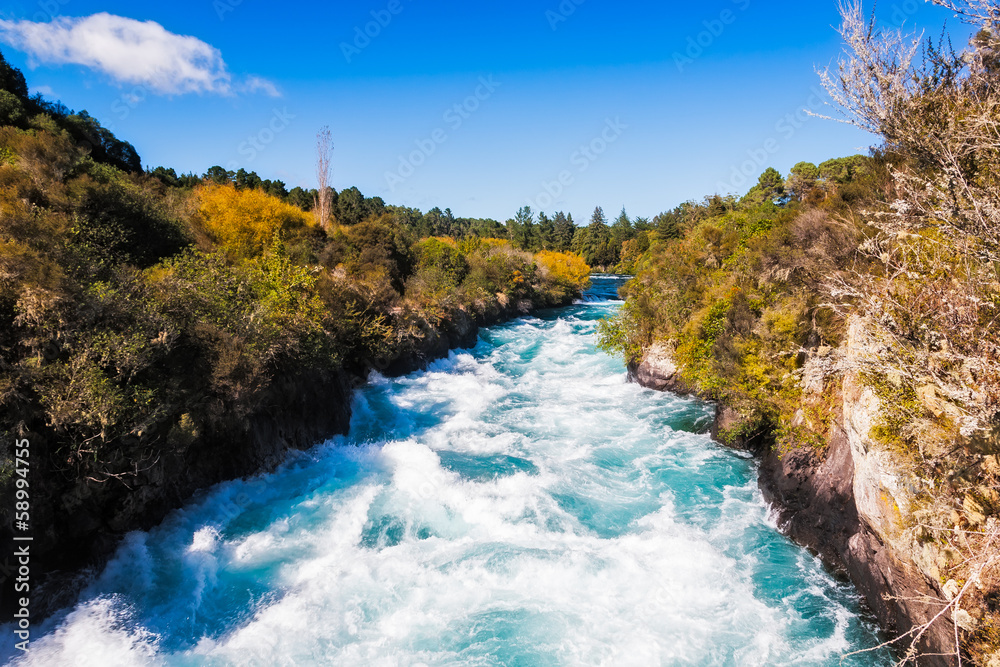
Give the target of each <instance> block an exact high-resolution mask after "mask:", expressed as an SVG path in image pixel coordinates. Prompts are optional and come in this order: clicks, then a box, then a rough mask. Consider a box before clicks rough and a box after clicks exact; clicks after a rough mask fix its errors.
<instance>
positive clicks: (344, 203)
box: [336, 186, 365, 225]
mask: <svg viewBox="0 0 1000 667" xmlns="http://www.w3.org/2000/svg"><path fill="white" fill-rule="evenodd" d="M336 210H337V221H338V222H339V223H340V224H342V225H356V224H358V223H359V222H361V221H362V220H364V219H365V196H364V195H363V194H361V190H358V189H357V188H356V187H354V186H351V187H349V188H347V189H346V190H341V191H340V194H338V195H337V204H336Z"/></svg>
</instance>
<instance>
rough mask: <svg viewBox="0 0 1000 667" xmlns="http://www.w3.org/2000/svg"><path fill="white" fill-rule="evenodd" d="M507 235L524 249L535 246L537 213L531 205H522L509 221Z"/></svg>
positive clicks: (530, 248) (512, 241)
mask: <svg viewBox="0 0 1000 667" xmlns="http://www.w3.org/2000/svg"><path fill="white" fill-rule="evenodd" d="M507 235H508V238H509V239H510V241H511V243H513V244H514V245H515V246H517V247H518V248H521V249H522V250H532V249H534V248H535V246H536V241H537V230H536V229H535V215H534V213H532V211H531V207H530V206H522V207H521V208H519V209H518V211H517V214H516V215H515V216H514V218H513V219H511V220H508V221H507Z"/></svg>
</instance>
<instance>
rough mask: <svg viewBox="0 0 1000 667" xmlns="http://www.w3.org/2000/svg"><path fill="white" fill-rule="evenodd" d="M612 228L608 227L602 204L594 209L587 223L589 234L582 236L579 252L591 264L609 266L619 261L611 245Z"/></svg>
mask: <svg viewBox="0 0 1000 667" xmlns="http://www.w3.org/2000/svg"><path fill="white" fill-rule="evenodd" d="M610 243H611V230H610V229H609V228H608V221H607V218H605V217H604V209H602V208H601V207H600V206H598V207H596V208H595V209H594V212H593V214H591V216H590V224H589V225H587V234H586V236H585V237H581V243H580V246H579V250H578V251H577V252H579V253H580V254H581V255H583V258H584V260H585V261H586V262H587V264H589V265H591V266H603V267H609V266H613V265H615V264H617V263H618V256H617V253H615V252H614V250H613V249H612V248H611V247H610Z"/></svg>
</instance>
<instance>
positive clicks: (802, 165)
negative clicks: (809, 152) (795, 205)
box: [785, 162, 819, 201]
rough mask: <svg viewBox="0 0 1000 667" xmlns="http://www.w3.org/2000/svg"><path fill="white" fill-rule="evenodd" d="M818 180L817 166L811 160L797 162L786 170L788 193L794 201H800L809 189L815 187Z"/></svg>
mask: <svg viewBox="0 0 1000 667" xmlns="http://www.w3.org/2000/svg"><path fill="white" fill-rule="evenodd" d="M818 180H819V168H818V167H817V166H816V165H814V164H813V163H812V162H799V163H798V164H796V165H795V166H794V167H792V170H791V171H790V172H788V180H787V181H786V182H785V183H786V186H787V187H788V194H789V196H791V198H792V199H795V200H796V201H802V200H803V199H805V196H806V195H807V194H809V191H810V190H812V189H813V188H814V187H816V181H818Z"/></svg>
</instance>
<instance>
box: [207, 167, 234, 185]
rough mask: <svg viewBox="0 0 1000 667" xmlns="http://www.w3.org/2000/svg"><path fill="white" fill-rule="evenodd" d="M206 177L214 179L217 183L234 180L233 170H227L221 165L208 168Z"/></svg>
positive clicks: (221, 183)
mask: <svg viewBox="0 0 1000 667" xmlns="http://www.w3.org/2000/svg"><path fill="white" fill-rule="evenodd" d="M205 178H206V179H208V180H210V181H212V182H213V183H215V184H216V185H225V184H227V183H232V182H233V172H231V171H226V170H225V169H224V168H222V167H220V166H219V165H215V166H214V167H209V168H208V171H206V172H205Z"/></svg>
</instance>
